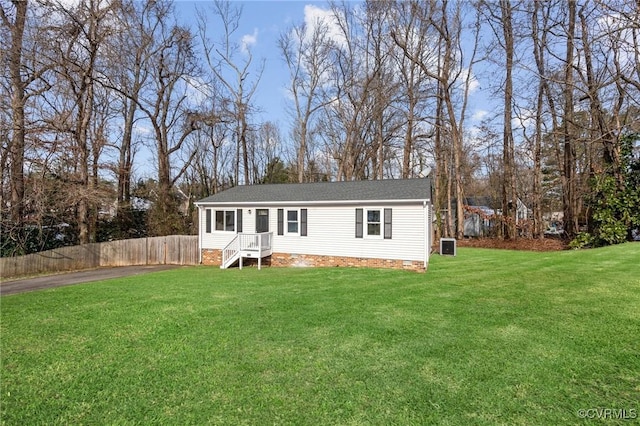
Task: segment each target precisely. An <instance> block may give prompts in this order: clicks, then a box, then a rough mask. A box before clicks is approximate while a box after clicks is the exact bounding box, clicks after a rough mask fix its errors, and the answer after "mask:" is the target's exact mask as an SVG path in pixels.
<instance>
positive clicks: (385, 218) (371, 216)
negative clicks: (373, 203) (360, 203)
mask: <svg viewBox="0 0 640 426" xmlns="http://www.w3.org/2000/svg"><path fill="white" fill-rule="evenodd" d="M365 236H366V237H370V238H384V239H391V209H375V208H371V209H356V238H363V237H365Z"/></svg>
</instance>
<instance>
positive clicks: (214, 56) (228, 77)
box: [198, 0, 264, 184]
mask: <svg viewBox="0 0 640 426" xmlns="http://www.w3.org/2000/svg"><path fill="white" fill-rule="evenodd" d="M213 13H214V14H215V15H216V16H217V18H218V20H219V23H220V24H221V25H222V28H223V29H224V31H223V34H222V40H221V41H220V43H219V44H216V43H213V42H211V41H210V40H209V39H208V37H207V35H206V34H207V27H208V19H207V16H206V14H205V12H204V11H200V12H199V16H198V28H199V35H200V41H201V44H202V48H203V51H204V56H205V61H206V64H207V71H208V72H210V73H211V74H212V76H213V77H214V78H215V79H216V80H217V81H218V82H220V83H221V85H222V86H223V87H224V88H225V89H226V91H227V94H226V96H227V97H228V102H223V105H226V106H228V108H227V109H228V111H227V116H228V117H231V118H232V119H233V122H234V123H233V126H234V128H233V137H234V139H235V142H236V165H235V172H234V182H235V184H238V183H239V182H240V162H242V170H243V180H244V183H245V184H250V183H251V182H252V180H251V176H250V173H251V168H250V164H249V156H250V151H249V146H248V142H249V136H248V132H249V116H250V113H251V109H252V99H253V96H254V94H255V92H256V89H257V87H258V83H259V82H260V77H261V76H262V71H263V69H264V61H262V62H261V64H260V65H258V66H257V67H254V65H253V54H252V51H251V46H250V45H249V43H244V44H243V45H239V44H238V43H236V42H235V41H234V37H235V36H236V35H237V30H238V26H239V23H240V18H241V17H242V8H241V7H237V6H236V5H235V4H232V3H229V2H225V1H219V0H216V1H215V2H214V3H213ZM240 53H243V58H242V59H238V58H237V56H238V55H239V54H240ZM251 73H253V74H254V75H255V77H253V78H250V77H249V76H250V74H251Z"/></svg>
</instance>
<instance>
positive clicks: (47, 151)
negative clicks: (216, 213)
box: [0, 0, 640, 255]
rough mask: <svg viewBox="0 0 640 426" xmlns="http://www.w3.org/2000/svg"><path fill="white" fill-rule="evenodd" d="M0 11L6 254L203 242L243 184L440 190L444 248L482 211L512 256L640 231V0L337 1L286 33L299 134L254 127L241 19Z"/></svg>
mask: <svg viewBox="0 0 640 426" xmlns="http://www.w3.org/2000/svg"><path fill="white" fill-rule="evenodd" d="M0 5H1V8H0V20H1V23H2V25H1V27H0V38H1V39H2V40H4V41H3V42H2V50H1V51H2V66H3V71H4V72H3V74H2V80H1V81H2V84H1V89H0V90H2V93H1V96H0V105H1V108H0V140H1V143H2V154H1V155H2V158H1V162H0V167H1V169H0V176H1V177H2V184H1V186H0V197H1V202H0V208H1V210H2V246H3V250H2V252H3V255H6V254H17V253H26V252H30V251H37V250H39V249H43V248H50V247H51V245H55V244H71V243H76V242H77V243H87V242H92V241H99V240H105V239H113V238H126V237H136V236H143V235H167V234H172V233H193V232H195V228H196V226H197V224H196V221H195V212H194V207H193V202H194V201H195V200H197V199H199V198H202V197H205V196H208V195H211V194H214V193H216V192H218V191H221V190H224V189H226V188H228V187H231V186H234V185H239V184H262V183H272V182H313V181H318V180H357V179H387V178H411V177H417V176H423V175H424V174H426V173H429V172H430V175H431V177H432V180H433V183H434V200H433V202H434V205H435V211H436V218H435V219H436V230H437V234H438V236H455V237H462V236H463V226H462V224H463V222H464V214H465V206H464V200H465V198H466V197H469V196H485V197H489V198H490V199H493V200H496V201H495V205H493V206H490V207H493V208H496V209H497V210H499V211H501V213H502V214H501V215H500V216H499V220H498V226H497V227H496V228H495V230H496V233H497V235H498V236H500V237H503V238H519V237H529V238H542V237H543V235H544V230H545V228H546V223H547V222H546V220H545V217H544V216H545V214H548V213H551V212H557V211H561V212H562V213H563V222H564V231H565V232H566V236H567V237H568V238H569V239H573V240H574V241H575V244H576V245H600V244H610V243H617V242H621V241H625V240H627V239H630V238H631V236H632V232H633V230H634V229H636V228H638V227H640V214H639V213H638V212H639V211H640V193H639V189H638V188H639V187H640V185H639V183H640V177H639V176H640V159H639V155H638V139H639V137H638V134H639V133H640V105H639V101H640V83H638V82H640V54H639V53H638V52H640V46H639V43H640V24H639V23H640V2H638V1H636V2H629V1H624V0H582V1H567V0H548V1H544V2H539V1H535V2H531V1H526V0H496V1H484V0H475V1H451V0H419V1H410V0H407V1H392V0H380V1H364V2H360V3H352V2H342V3H338V2H329V3H327V6H326V9H323V13H322V14H321V15H318V17H317V18H316V19H315V20H306V21H300V22H296V23H293V24H292V25H291V26H290V27H289V28H286V29H285V30H283V31H282V33H281V36H280V37H279V40H278V43H277V48H278V51H279V52H280V56H281V60H282V61H283V63H284V64H285V65H286V68H287V70H288V86H287V87H286V89H287V91H288V95H289V96H288V99H289V108H288V110H287V111H286V113H287V114H286V116H287V117H288V118H289V122H288V123H286V124H285V125H279V124H276V123H273V122H268V121H267V122H259V121H258V119H257V117H258V114H257V111H258V110H259V108H260V105H258V104H257V101H256V97H255V93H256V90H257V89H258V87H259V85H261V84H266V83H265V82H262V81H261V77H262V73H263V71H264V67H265V62H264V60H262V59H260V58H259V55H256V52H253V51H252V46H251V45H250V44H248V43H245V42H243V40H242V35H243V34H241V33H240V31H239V28H240V24H241V22H242V12H243V11H242V4H241V3H236V2H223V1H213V2H210V3H204V2H203V3H202V4H199V5H198V9H197V13H196V16H197V18H196V23H195V24H193V25H191V26H187V25H185V24H184V23H182V22H180V21H179V20H178V15H177V13H176V9H175V5H174V4H173V3H172V2H171V1H169V0H156V1H135V0H78V1H77V2H60V1H56V0H11V1H10V0H0ZM479 84H481V85H482V86H483V87H482V89H483V92H486V93H491V98H490V99H489V101H490V102H489V103H490V105H492V106H491V107H490V110H488V111H485V113H486V116H485V117H484V120H483V121H482V123H481V124H479V125H475V124H474V125H470V124H469V122H470V119H471V118H470V116H471V114H473V111H472V108H471V106H470V102H471V100H472V96H473V93H474V92H475V91H476V90H477V86H478V85H479ZM143 150H146V151H150V152H152V153H153V157H152V160H150V159H149V158H148V157H144V156H142V155H141V154H140V153H141V152H142V151H143ZM149 161H152V162H153V164H152V165H149V164H145V163H147V162H149ZM150 166H152V167H151V168H152V169H153V171H154V172H153V173H154V175H153V176H152V177H150V176H144V178H142V177H140V176H138V177H137V176H136V174H137V173H138V170H140V169H141V168H149V167H150ZM517 200H521V201H522V202H524V203H525V204H526V205H528V206H529V207H530V209H531V216H530V218H528V219H527V220H524V221H523V220H520V221H518V220H517V218H516V206H517ZM61 227H62V228H64V229H61Z"/></svg>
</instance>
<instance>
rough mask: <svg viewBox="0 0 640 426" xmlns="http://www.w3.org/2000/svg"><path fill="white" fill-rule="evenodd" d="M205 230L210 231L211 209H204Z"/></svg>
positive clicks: (208, 232)
mask: <svg viewBox="0 0 640 426" xmlns="http://www.w3.org/2000/svg"><path fill="white" fill-rule="evenodd" d="M205 232H206V233H207V234H210V233H211V209H206V210H205Z"/></svg>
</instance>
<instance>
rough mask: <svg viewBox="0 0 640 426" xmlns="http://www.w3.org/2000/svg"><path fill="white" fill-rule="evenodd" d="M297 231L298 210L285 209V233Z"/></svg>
mask: <svg viewBox="0 0 640 426" xmlns="http://www.w3.org/2000/svg"><path fill="white" fill-rule="evenodd" d="M297 233H298V210H287V234H297Z"/></svg>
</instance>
